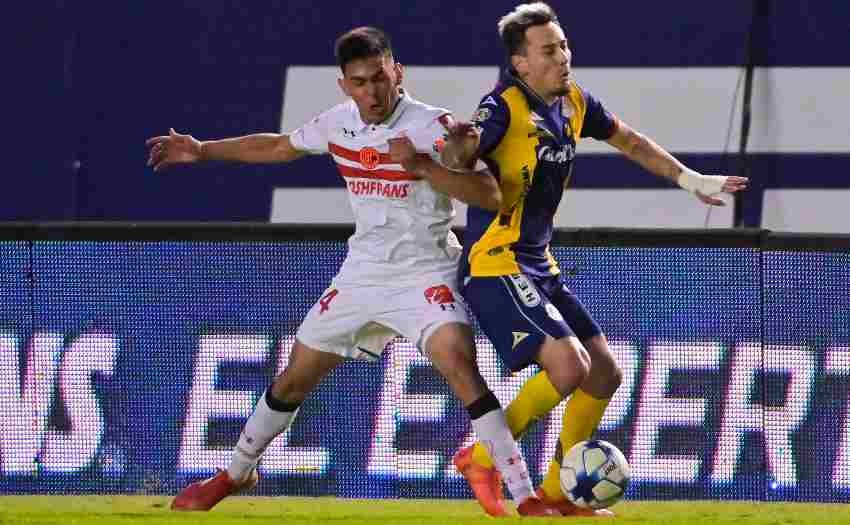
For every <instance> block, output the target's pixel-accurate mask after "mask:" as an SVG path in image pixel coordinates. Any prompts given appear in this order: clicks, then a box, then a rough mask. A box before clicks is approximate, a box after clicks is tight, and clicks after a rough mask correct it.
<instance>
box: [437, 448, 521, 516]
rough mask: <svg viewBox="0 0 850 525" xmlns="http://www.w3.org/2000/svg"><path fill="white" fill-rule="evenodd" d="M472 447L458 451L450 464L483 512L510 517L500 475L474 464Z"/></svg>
mask: <svg viewBox="0 0 850 525" xmlns="http://www.w3.org/2000/svg"><path fill="white" fill-rule="evenodd" d="M473 446H474V445H473ZM473 446H469V447H466V448H462V449H460V450H459V451H458V453H457V454H455V457H454V458H453V459H452V463H454V465H455V468H456V469H457V470H458V472H460V473H461V474H463V477H464V478H466V482H467V483H469V487H470V488H471V489H472V493H473V494H474V495H475V499H477V500H478V504H479V505H481V507H482V508H483V509H484V512H486V513H487V514H489V515H490V516H493V517H496V518H501V517H505V516H510V515H511V513H510V512H508V509H507V507H505V495H504V493H503V492H502V475H501V474H499V471H497V470H496V469H495V468H492V467H491V468H488V467H484V466H482V465H479V464H477V463H475V462H474V461H473V460H472V448H473ZM535 499H536V498H535ZM523 503H525V502H523Z"/></svg>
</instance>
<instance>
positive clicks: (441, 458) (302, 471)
mask: <svg viewBox="0 0 850 525" xmlns="http://www.w3.org/2000/svg"><path fill="white" fill-rule="evenodd" d="M349 233H350V230H347V229H346V228H329V227H315V228H300V227H283V226H271V225H239V226H235V225H226V224H206V225H194V226H179V225H173V224H159V225H144V224H108V225H80V224H70V225H69V224H18V225H12V226H10V225H5V226H0V239H2V240H0V429H2V432H0V493H3V494H15V493H61V494H66V493H157V494H158V493H174V492H175V491H176V490H178V489H179V487H181V486H182V485H184V484H185V483H186V482H187V481H189V480H191V479H196V478H199V477H202V476H206V475H208V474H210V473H211V472H213V470H214V469H215V468H216V467H222V466H225V465H226V464H227V462H228V460H229V450H230V449H231V447H232V446H233V445H234V443H235V441H236V439H237V437H238V432H239V429H240V428H241V426H242V424H243V423H244V420H245V418H246V417H247V416H248V415H249V414H250V411H251V409H252V406H253V404H254V403H255V401H256V400H257V399H258V396H259V395H260V394H261V392H262V390H263V389H264V387H265V386H266V385H267V384H268V382H269V381H270V380H271V378H272V377H273V375H274V374H275V372H276V371H279V370H281V369H282V368H283V366H284V365H285V363H286V361H287V358H288V353H289V351H290V348H291V345H292V343H293V340H294V334H295V331H296V329H297V327H298V324H299V322H300V320H301V318H302V316H303V315H304V314H305V313H306V311H307V310H308V309H309V308H310V306H311V305H312V304H313V303H314V301H316V300H317V298H318V297H319V296H320V294H321V293H322V291H323V290H324V289H325V287H326V286H327V285H328V283H329V282H330V279H331V278H332V277H333V275H334V274H335V272H336V270H337V269H338V267H339V265H340V263H341V261H342V259H343V257H344V254H345V243H344V240H345V238H346V237H347V235H348V234H349ZM848 253H850V237H846V236H843V237H842V236H820V237H813V236H801V235H783V234H777V233H772V232H768V231H764V230H743V231H726V230H718V231H715V232H712V233H706V232H702V231H692V230H682V231H669V232H660V231H658V230H604V229H586V230H582V229H579V230H562V231H559V232H557V235H556V240H555V247H554V249H553V254H554V256H555V257H556V258H557V259H558V260H559V262H560V264H561V267H562V269H563V270H564V272H565V274H566V276H567V279H568V282H569V285H570V286H571V288H572V289H573V290H574V291H575V292H576V293H577V294H578V295H579V297H581V298H582V300H583V301H584V303H585V304H586V305H587V307H588V308H589V309H590V311H591V312H593V313H594V315H595V316H596V317H597V319H598V320H599V322H600V324H601V325H602V326H603V327H604V329H605V331H606V333H607V335H608V337H609V339H610V341H611V344H612V348H613V349H614V351H615V352H616V354H617V356H618V359H619V362H620V364H621V366H622V368H623V370H624V381H623V384H622V387H621V388H620V390H619V391H618V392H617V395H616V396H615V398H614V399H613V401H612V403H611V405H610V408H609V410H608V411H607V413H606V415H605V418H604V419H603V421H602V424H601V426H600V429H599V433H598V435H599V437H602V438H603V439H607V440H610V441H612V442H614V443H615V444H617V445H618V446H619V447H620V448H621V449H622V450H623V451H624V453H625V454H626V457H627V458H628V459H629V461H630V462H631V465H632V474H633V482H632V486H631V488H630V494H629V496H630V497H632V498H720V499H756V500H821V501H846V500H847V498H848V496H850V412H849V411H848V404H850V401H848V400H849V399H850V397H848V395H850V392H848V387H847V385H848V376H850V313H849V312H850V295H848V293H847V290H848V283H850V255H848ZM477 343H478V347H479V355H480V358H479V359H480V363H481V369H482V371H483V373H484V375H485V376H486V378H487V381H488V383H489V384H490V385H491V387H492V388H493V390H494V391H495V393H496V395H497V396H498V398H499V399H500V400H501V401H502V402H503V403H507V402H508V401H509V400H510V399H511V397H512V396H513V394H514V393H515V392H516V391H517V389H518V388H519V386H520V385H521V383H522V382H523V381H524V380H525V379H526V378H527V377H529V376H530V374H531V373H532V372H531V371H524V372H522V373H519V374H516V375H512V374H510V373H509V372H507V371H506V370H505V369H503V368H502V367H501V366H500V365H499V363H498V361H497V359H496V356H495V353H494V351H493V349H492V347H491V346H490V344H489V342H488V341H487V340H486V338H483V337H482V336H480V335H478V336H477ZM558 412H560V410H559V411H558ZM560 426H561V422H560V420H559V416H553V417H550V418H548V419H547V420H545V421H541V422H540V423H539V424H538V426H537V427H536V428H535V429H534V430H533V431H532V432H531V433H530V434H529V435H528V436H526V437H525V438H524V440H523V442H522V443H523V447H524V450H525V453H526V456H527V458H528V460H529V465H530V467H531V470H532V475H533V476H534V478H535V480H539V479H540V476H541V475H542V473H543V472H545V469H546V465H547V461H548V458H549V457H550V456H551V453H552V451H553V449H554V446H555V441H556V436H557V434H558V429H559V428H560ZM471 440H472V436H471V434H470V428H469V425H468V419H467V416H466V413H465V411H464V409H463V407H462V406H461V405H460V404H459V403H458V402H457V401H455V400H454V399H453V398H452V396H451V395H450V393H449V391H448V389H447V387H446V385H445V384H444V382H443V381H442V380H441V379H440V378H439V377H438V376H437V375H436V373H435V372H434V371H433V370H432V369H431V368H430V367H429V366H428V363H427V362H426V360H425V359H424V358H423V357H422V356H421V355H420V354H419V353H418V352H417V350H416V349H415V348H414V347H413V345H411V344H410V343H409V342H408V341H406V340H403V339H400V338H399V339H396V340H395V341H393V342H392V343H391V344H390V345H389V347H388V349H387V351H386V352H385V353H384V355H383V358H382V360H381V361H380V362H377V363H361V362H352V363H347V364H345V365H343V366H342V367H341V368H340V369H338V370H337V371H335V372H334V373H333V374H332V375H331V376H329V378H328V379H327V380H326V381H325V382H324V383H323V384H322V385H321V386H320V388H319V390H318V391H317V392H315V393H314V394H312V395H311V396H310V397H309V398H308V400H307V401H306V402H305V404H304V406H303V408H302V411H301V413H300V415H299V417H298V419H297V420H296V422H295V424H294V425H293V427H292V428H291V429H290V430H289V431H287V433H286V434H284V435H283V436H282V437H280V438H278V440H277V441H276V442H275V443H274V444H273V445H272V446H271V447H270V449H269V450H268V452H267V454H266V455H265V457H264V460H263V462H262V463H261V465H260V473H261V475H262V477H263V482H262V483H261V484H260V486H259V488H258V489H257V493H258V494H264V495H281V494H285V495H338V496H343V497H357V498H362V497H369V498H394V497H404V498H406V497H439V498H443V497H470V493H469V492H468V489H467V487H466V485H465V484H464V482H463V481H462V479H461V478H460V477H459V476H458V475H457V474H456V473H455V472H454V471H453V469H452V467H451V462H450V459H451V457H452V455H453V454H454V452H455V451H456V450H458V449H459V448H460V447H461V446H464V445H466V444H468V443H470V442H471Z"/></svg>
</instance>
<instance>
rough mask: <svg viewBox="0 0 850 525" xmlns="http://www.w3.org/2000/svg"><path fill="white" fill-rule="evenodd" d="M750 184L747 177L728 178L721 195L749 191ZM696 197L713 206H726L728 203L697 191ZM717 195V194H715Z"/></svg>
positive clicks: (721, 188) (695, 192)
mask: <svg viewBox="0 0 850 525" xmlns="http://www.w3.org/2000/svg"><path fill="white" fill-rule="evenodd" d="M749 184H750V179H748V178H747V177H726V180H725V181H724V182H723V185H722V186H721V187H720V192H721V193H729V194H732V193H738V192H739V191H744V190H745V189H747V186H748V185H749ZM694 195H696V196H697V198H698V199H699V200H700V201H702V202H703V203H705V204H708V205H711V206H726V203H725V202H723V201H722V200H720V199H718V198H717V197H714V196H712V195H706V194H705V193H703V192H701V191H699V190H696V191H694ZM715 195H716V194H715Z"/></svg>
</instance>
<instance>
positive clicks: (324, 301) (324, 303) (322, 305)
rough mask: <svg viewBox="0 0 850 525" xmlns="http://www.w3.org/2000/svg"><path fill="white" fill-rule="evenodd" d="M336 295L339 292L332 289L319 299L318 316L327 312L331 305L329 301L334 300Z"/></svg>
mask: <svg viewBox="0 0 850 525" xmlns="http://www.w3.org/2000/svg"><path fill="white" fill-rule="evenodd" d="M338 293H339V290H337V289H336V288H334V289H332V290H329V291H328V293H326V294H325V295H323V296H322V298H321V299H319V314H320V315H321V314H323V313H325V312H327V311H328V308H329V305H330V304H331V301H333V300H334V297H336V296H337V294H338Z"/></svg>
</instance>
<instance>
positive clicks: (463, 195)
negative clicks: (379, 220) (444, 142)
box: [389, 136, 502, 211]
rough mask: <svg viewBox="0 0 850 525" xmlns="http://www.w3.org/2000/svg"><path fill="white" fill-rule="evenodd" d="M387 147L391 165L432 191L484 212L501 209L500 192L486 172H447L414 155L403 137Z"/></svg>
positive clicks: (497, 185) (409, 142)
mask: <svg viewBox="0 0 850 525" xmlns="http://www.w3.org/2000/svg"><path fill="white" fill-rule="evenodd" d="M389 144H390V158H392V160H393V162H398V163H399V164H401V165H402V166H403V167H404V169H405V171H408V172H410V173H413V174H415V175H418V176H420V177H422V178H423V179H426V180H427V181H428V182H429V183H430V184H431V186H432V187H433V188H434V189H435V190H437V191H439V192H442V193H445V194H446V195H449V196H451V197H454V198H455V199H457V200H459V201H461V202H465V203H467V204H470V205H472V206H476V207H479V208H484V209H486V210H493V211H498V210H499V208H500V207H501V205H502V190H501V189H499V183H498V182H497V181H496V178H495V177H493V175H491V174H490V173H489V172H487V171H475V172H473V171H462V172H458V171H452V170H449V169H447V168H445V167H444V166H441V165H440V164H438V163H437V162H435V161H434V160H433V159H432V158H430V157H429V156H428V155H420V154H417V152H416V148H415V147H414V146H413V143H412V142H411V141H410V139H409V138H407V137H405V136H402V137H398V138H394V139H390V140H389Z"/></svg>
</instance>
